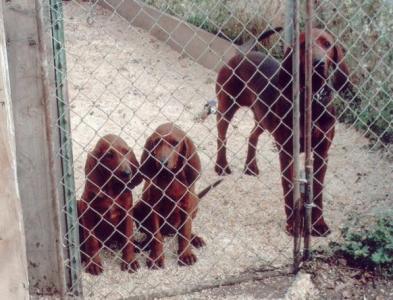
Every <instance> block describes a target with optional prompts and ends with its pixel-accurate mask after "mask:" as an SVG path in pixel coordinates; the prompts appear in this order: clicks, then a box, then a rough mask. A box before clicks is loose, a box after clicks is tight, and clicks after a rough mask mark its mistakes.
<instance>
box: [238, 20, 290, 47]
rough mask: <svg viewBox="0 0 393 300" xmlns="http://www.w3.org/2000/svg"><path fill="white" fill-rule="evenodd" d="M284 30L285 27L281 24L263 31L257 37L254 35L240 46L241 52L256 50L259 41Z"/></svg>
mask: <svg viewBox="0 0 393 300" xmlns="http://www.w3.org/2000/svg"><path fill="white" fill-rule="evenodd" d="M282 30H283V28H282V27H280V26H279V27H274V28H273V29H269V30H266V31H264V32H262V33H261V34H260V35H259V36H257V37H253V38H251V39H249V40H248V41H246V42H245V43H243V44H242V45H240V46H239V51H240V53H244V54H245V53H248V52H250V51H253V50H255V47H256V45H257V44H258V43H259V42H262V41H263V40H265V39H267V38H269V37H270V36H271V35H273V34H275V33H279V32H280V31H282Z"/></svg>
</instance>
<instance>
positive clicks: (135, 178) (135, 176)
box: [127, 148, 143, 189]
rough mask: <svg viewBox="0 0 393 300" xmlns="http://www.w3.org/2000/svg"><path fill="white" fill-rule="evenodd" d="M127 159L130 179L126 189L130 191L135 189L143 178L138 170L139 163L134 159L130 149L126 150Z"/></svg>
mask: <svg viewBox="0 0 393 300" xmlns="http://www.w3.org/2000/svg"><path fill="white" fill-rule="evenodd" d="M127 159H128V161H129V162H130V165H131V172H132V179H131V182H130V183H129V185H128V187H129V188H130V189H133V188H134V187H136V186H137V185H139V184H140V183H141V182H142V180H143V176H142V174H141V172H140V169H139V162H138V160H137V159H136V157H135V154H134V151H132V149H131V148H129V150H128V155H127Z"/></svg>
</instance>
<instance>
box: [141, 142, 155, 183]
mask: <svg viewBox="0 0 393 300" xmlns="http://www.w3.org/2000/svg"><path fill="white" fill-rule="evenodd" d="M156 143H157V139H156V138H155V137H153V136H150V137H149V138H148V139H147V141H146V144H145V147H144V149H143V153H142V157H141V165H140V168H139V171H140V174H141V175H142V176H143V177H145V178H147V179H151V178H153V177H154V175H156V174H157V172H158V170H157V164H156V160H155V158H154V155H153V153H152V151H153V149H154V147H155V146H156Z"/></svg>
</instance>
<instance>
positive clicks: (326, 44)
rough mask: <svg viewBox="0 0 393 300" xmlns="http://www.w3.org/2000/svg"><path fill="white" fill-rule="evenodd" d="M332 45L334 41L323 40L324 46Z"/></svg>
mask: <svg viewBox="0 0 393 300" xmlns="http://www.w3.org/2000/svg"><path fill="white" fill-rule="evenodd" d="M331 46H332V43H330V42H329V41H327V40H325V41H323V47H324V48H330V47H331Z"/></svg>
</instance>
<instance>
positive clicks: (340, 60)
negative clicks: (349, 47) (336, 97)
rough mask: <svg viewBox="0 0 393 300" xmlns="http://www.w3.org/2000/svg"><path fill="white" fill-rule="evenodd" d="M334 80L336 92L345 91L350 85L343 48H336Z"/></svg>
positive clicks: (337, 46)
mask: <svg viewBox="0 0 393 300" xmlns="http://www.w3.org/2000/svg"><path fill="white" fill-rule="evenodd" d="M334 65H335V70H334V78H333V87H334V89H335V90H336V91H338V92H340V91H342V90H343V89H345V88H347V86H348V85H349V84H350V82H349V79H348V75H349V70H348V66H347V65H346V63H345V62H344V52H343V49H342V48H341V46H339V45H336V46H334Z"/></svg>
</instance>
